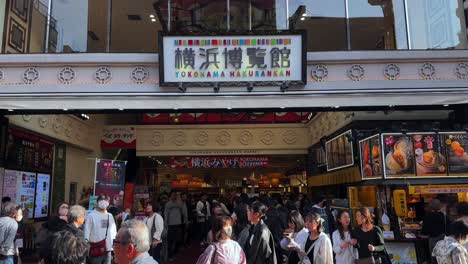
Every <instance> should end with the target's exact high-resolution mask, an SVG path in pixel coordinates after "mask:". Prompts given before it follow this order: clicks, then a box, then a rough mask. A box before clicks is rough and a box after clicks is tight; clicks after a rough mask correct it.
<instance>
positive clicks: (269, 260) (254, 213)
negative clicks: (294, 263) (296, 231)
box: [244, 202, 278, 264]
mask: <svg viewBox="0 0 468 264" xmlns="http://www.w3.org/2000/svg"><path fill="white" fill-rule="evenodd" d="M266 211H267V207H266V206H265V205H263V204H262V203H260V202H255V203H253V204H252V205H251V206H250V208H249V211H248V216H249V220H250V223H251V224H252V227H251V228H250V235H249V238H248V239H247V243H246V245H245V248H244V251H245V254H246V257H247V263H249V264H277V263H278V261H277V258H276V249H275V239H274V238H273V235H272V234H271V232H270V230H269V229H268V226H267V225H266V224H265V223H264V222H263V220H262V218H264V217H265V213H266Z"/></svg>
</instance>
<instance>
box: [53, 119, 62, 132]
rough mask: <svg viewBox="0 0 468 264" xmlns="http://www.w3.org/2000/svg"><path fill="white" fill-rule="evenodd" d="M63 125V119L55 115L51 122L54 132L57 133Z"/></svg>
mask: <svg viewBox="0 0 468 264" xmlns="http://www.w3.org/2000/svg"><path fill="white" fill-rule="evenodd" d="M62 127H63V120H62V119H61V118H60V117H56V118H55V120H54V124H53V129H54V132H55V133H59V132H60V130H61V129H62Z"/></svg>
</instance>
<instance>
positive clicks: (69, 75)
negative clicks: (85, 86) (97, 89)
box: [58, 67, 76, 84]
mask: <svg viewBox="0 0 468 264" xmlns="http://www.w3.org/2000/svg"><path fill="white" fill-rule="evenodd" d="M75 77H76V73H75V70H73V68H72V67H64V68H63V69H62V70H60V72H59V74H58V79H59V81H60V82H61V83H63V84H70V83H72V82H73V80H75Z"/></svg>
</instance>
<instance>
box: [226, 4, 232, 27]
mask: <svg viewBox="0 0 468 264" xmlns="http://www.w3.org/2000/svg"><path fill="white" fill-rule="evenodd" d="M226 3H227V8H226V10H227V14H226V16H227V17H226V23H227V31H231V0H227V1H226Z"/></svg>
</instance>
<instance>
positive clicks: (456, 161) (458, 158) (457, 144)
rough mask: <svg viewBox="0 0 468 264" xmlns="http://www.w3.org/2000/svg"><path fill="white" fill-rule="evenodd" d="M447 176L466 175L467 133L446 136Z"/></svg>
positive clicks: (467, 164)
mask: <svg viewBox="0 0 468 264" xmlns="http://www.w3.org/2000/svg"><path fill="white" fill-rule="evenodd" d="M445 144H446V146H447V152H448V169H449V175H451V176H452V175H453V176H467V175H468V133H451V134H447V135H446V140H445Z"/></svg>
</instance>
